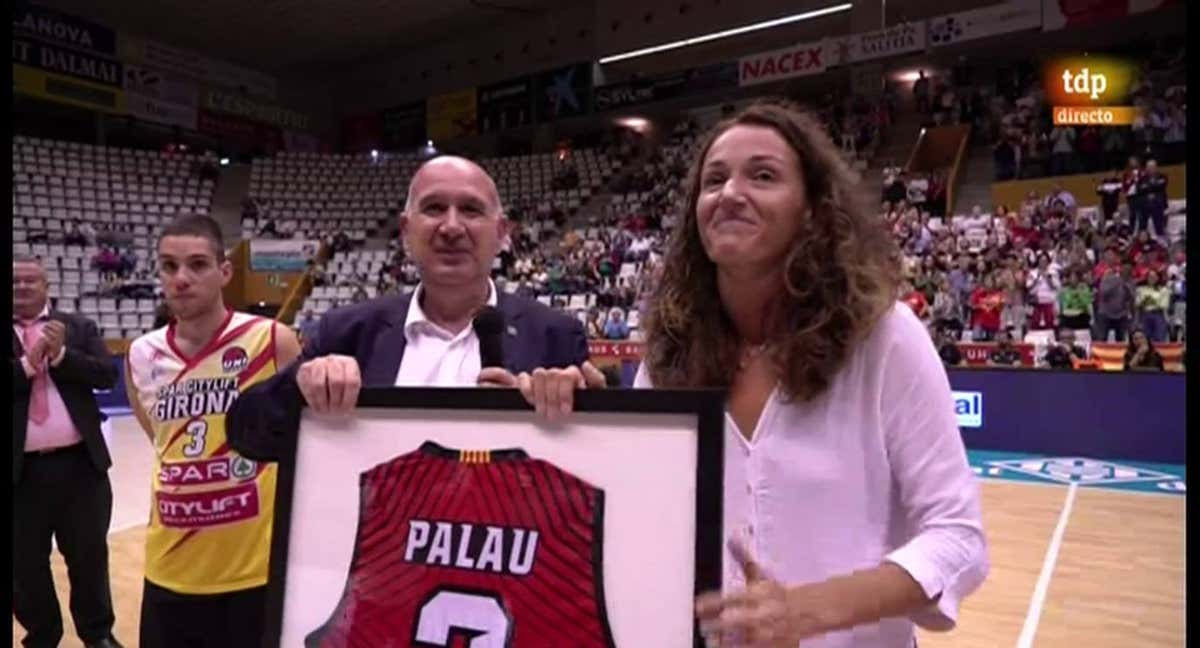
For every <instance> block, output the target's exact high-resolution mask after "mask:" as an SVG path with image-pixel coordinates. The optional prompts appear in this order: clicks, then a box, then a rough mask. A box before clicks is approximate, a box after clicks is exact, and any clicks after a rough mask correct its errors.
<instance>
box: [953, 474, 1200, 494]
mask: <svg viewBox="0 0 1200 648" xmlns="http://www.w3.org/2000/svg"><path fill="white" fill-rule="evenodd" d="M975 478H976V479H978V480H979V481H980V482H982V483H990V484H1021V485H1022V486H1044V487H1049V488H1078V487H1079V486H1080V485H1079V484H1064V483H1062V482H1053V481H1034V480H1032V479H1030V480H1025V479H1006V478H1004V477H987V476H983V475H975ZM1182 481H1185V482H1186V481H1187V480H1186V479H1185V480H1182ZM1080 490H1084V491H1103V492H1105V493H1116V494H1118V495H1141V496H1149V497H1187V492H1186V491H1185V492H1183V493H1169V492H1166V491H1163V492H1161V493H1160V492H1157V491H1148V490H1145V491H1141V490H1130V489H1126V488H1116V487H1113V486H1100V485H1098V484H1089V485H1087V486H1084V487H1082V488H1080Z"/></svg>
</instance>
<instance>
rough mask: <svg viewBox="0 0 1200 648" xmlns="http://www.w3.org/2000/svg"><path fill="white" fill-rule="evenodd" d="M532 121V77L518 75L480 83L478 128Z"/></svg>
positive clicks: (486, 129)
mask: <svg viewBox="0 0 1200 648" xmlns="http://www.w3.org/2000/svg"><path fill="white" fill-rule="evenodd" d="M532 123H533V78H532V77H528V76H525V77H519V78H516V79H509V80H508V81H503V82H501V83H493V84H491V85H485V86H480V88H479V132H481V133H494V132H496V131H502V130H506V129H509V128H519V127H521V126H528V125H529V124H532Z"/></svg>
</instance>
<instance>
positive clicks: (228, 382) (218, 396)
mask: <svg viewBox="0 0 1200 648" xmlns="http://www.w3.org/2000/svg"><path fill="white" fill-rule="evenodd" d="M237 397H238V379H237V377H236V376H235V377H228V378H193V379H189V380H185V381H183V382H181V383H175V384H171V385H166V386H164V387H162V388H161V389H159V390H158V395H157V402H156V403H155V404H154V418H156V419H158V420H160V421H173V420H176V419H187V418H196V417H198V416H209V415H212V414H225V413H226V412H228V411H229V408H230V407H233V402H234V401H235V400H237Z"/></svg>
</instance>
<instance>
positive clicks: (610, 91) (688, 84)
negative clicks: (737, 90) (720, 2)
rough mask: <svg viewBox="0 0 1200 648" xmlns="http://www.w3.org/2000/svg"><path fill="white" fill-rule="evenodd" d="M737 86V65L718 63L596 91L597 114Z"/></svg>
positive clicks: (618, 84) (611, 85)
mask: <svg viewBox="0 0 1200 648" xmlns="http://www.w3.org/2000/svg"><path fill="white" fill-rule="evenodd" d="M737 84H738V66H737V63H733V62H730V63H718V64H715V65H706V66H704V67H698V68H691V69H688V70H684V71H682V72H674V73H671V74H664V75H660V76H655V77H650V78H647V79H637V80H634V81H626V82H623V83H612V84H609V85H605V86H600V87H598V88H596V89H595V91H594V94H595V97H594V104H595V109H596V111H603V110H614V109H617V108H627V107H629V106H637V105H641V104H647V103H652V102H655V101H664V100H666V99H674V98H676V97H683V96H688V95H696V94H702V93H705V92H710V91H712V90H720V89H723V88H732V87H735V86H737Z"/></svg>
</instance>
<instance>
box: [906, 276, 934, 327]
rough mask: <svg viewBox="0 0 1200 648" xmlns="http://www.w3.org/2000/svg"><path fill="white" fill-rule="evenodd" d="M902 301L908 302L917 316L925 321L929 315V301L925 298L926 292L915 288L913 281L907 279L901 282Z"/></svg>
mask: <svg viewBox="0 0 1200 648" xmlns="http://www.w3.org/2000/svg"><path fill="white" fill-rule="evenodd" d="M900 294H901V295H902V297H901V298H900V301H902V302H904V303H905V304H908V307H909V308H911V309H912V311H913V313H915V314H916V315H917V318H918V319H920V320H922V321H924V320H925V318H926V317H927V316H928V315H929V301H928V300H926V299H925V293H924V292H922V291H920V290H917V289H915V288H913V285H912V282H911V281H905V282H904V283H902V284H900Z"/></svg>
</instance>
